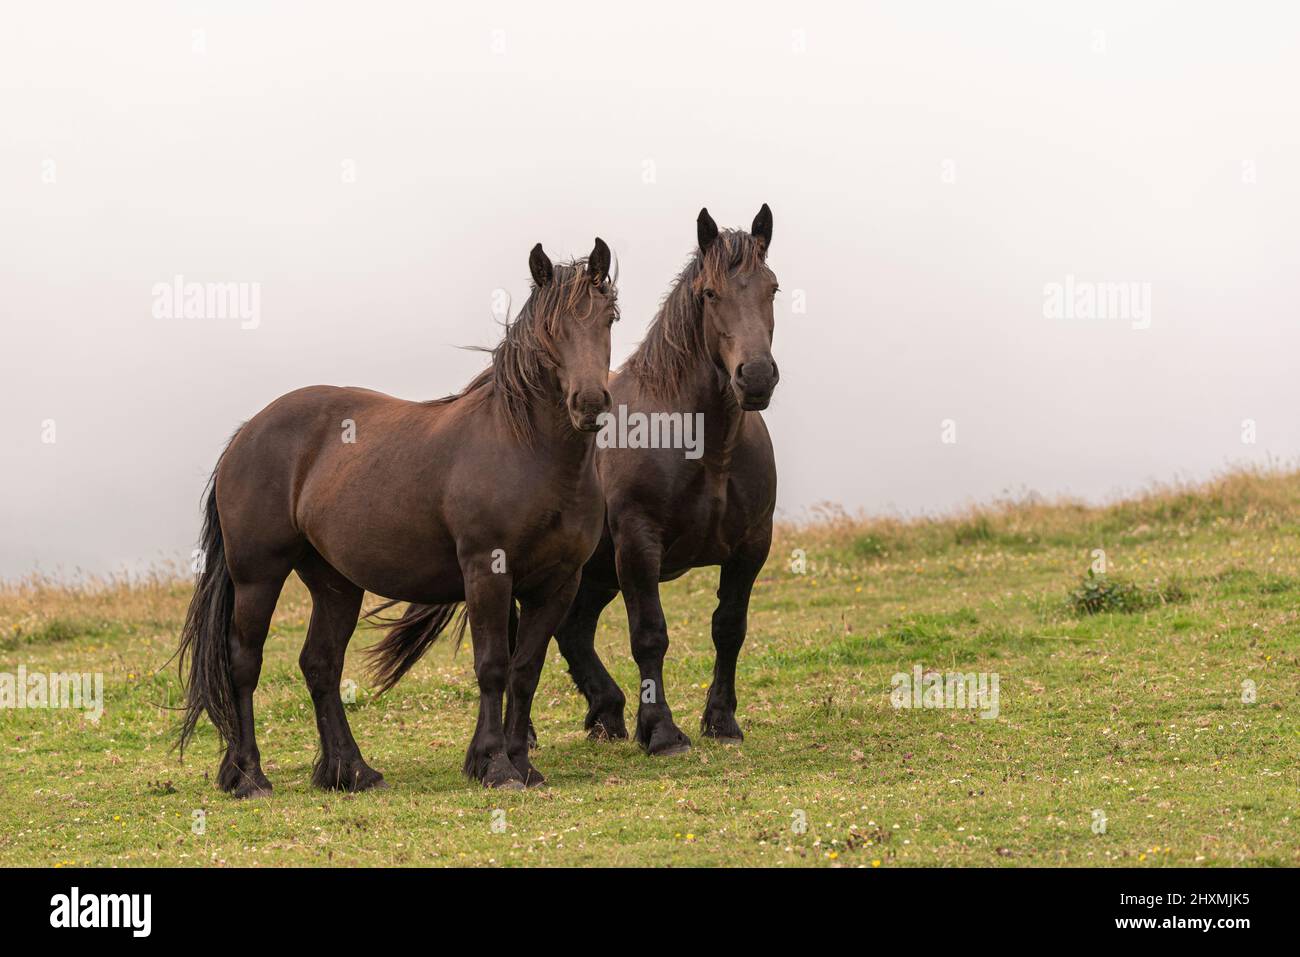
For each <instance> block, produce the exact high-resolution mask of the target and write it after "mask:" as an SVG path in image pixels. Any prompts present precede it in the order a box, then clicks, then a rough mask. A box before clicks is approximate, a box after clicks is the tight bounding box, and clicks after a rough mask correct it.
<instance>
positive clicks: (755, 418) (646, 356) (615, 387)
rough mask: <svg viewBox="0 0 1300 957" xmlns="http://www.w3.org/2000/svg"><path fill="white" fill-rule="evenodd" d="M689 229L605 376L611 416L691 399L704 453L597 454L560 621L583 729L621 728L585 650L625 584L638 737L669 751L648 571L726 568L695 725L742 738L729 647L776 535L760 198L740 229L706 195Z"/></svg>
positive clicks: (770, 277) (764, 217)
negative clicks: (689, 252)
mask: <svg viewBox="0 0 1300 957" xmlns="http://www.w3.org/2000/svg"><path fill="white" fill-rule="evenodd" d="M697 234H698V240H699V248H698V249H697V250H696V252H695V255H694V256H692V257H691V261H690V262H689V263H688V264H687V266H686V268H685V269H684V270H682V272H681V274H680V275H679V276H678V277H677V281H676V283H674V285H673V287H672V289H671V291H670V292H669V293H668V295H667V296H666V297H665V299H664V301H663V304H662V305H661V306H660V308H659V313H658V315H657V316H656V317H655V320H654V323H653V324H652V325H651V327H650V331H649V333H648V334H647V335H646V338H645V340H644V341H643V342H642V343H641V345H640V346H639V347H638V348H637V350H636V352H635V353H633V355H632V356H631V357H630V358H629V359H628V361H627V362H626V363H625V364H624V366H623V368H622V369H621V370H620V371H619V372H618V374H617V375H616V376H615V377H614V378H612V379H611V380H610V385H609V390H610V393H611V396H612V409H613V412H612V414H613V415H615V416H618V415H623V414H626V415H628V416H631V415H633V414H635V413H642V414H644V415H645V416H647V417H649V416H651V415H654V414H656V413H658V414H661V415H662V414H663V413H668V414H670V415H671V414H674V413H676V414H680V415H682V416H683V417H684V416H691V417H692V421H699V420H698V418H697V415H698V414H700V413H702V415H703V420H702V421H703V432H704V441H703V450H702V454H701V455H699V456H698V457H687V455H685V454H684V453H683V450H682V449H680V448H662V447H661V448H627V447H622V448H601V449H600V450H599V451H598V452H597V461H596V467H597V472H598V474H599V476H600V485H601V488H602V490H603V492H604V496H605V508H606V518H605V530H604V533H603V535H602V537H601V540H600V544H599V545H598V546H597V547H596V551H595V552H594V553H593V555H592V556H591V559H590V560H589V561H588V562H587V564H586V566H585V567H584V568H583V572H582V583H581V585H580V587H579V589H578V594H577V596H576V597H575V599H574V602H573V605H572V606H571V607H570V609H569V612H568V615H567V616H566V617H565V619H564V621H563V623H562V624H561V625H560V627H559V629H558V630H557V632H556V639H557V641H558V643H559V646H560V651H561V652H562V653H563V654H564V657H565V658H566V659H567V661H568V663H569V671H570V674H571V675H572V677H573V680H574V682H575V683H576V684H577V686H578V688H579V689H580V690H581V691H582V693H583V695H584V696H585V697H586V699H587V703H588V711H587V717H586V727H587V728H588V729H589V730H590V732H591V735H592V736H593V737H597V738H626V737H627V729H626V726H625V725H624V723H623V705H624V703H625V699H624V696H623V692H622V691H620V690H619V687H618V685H617V684H615V682H614V680H613V679H612V678H611V677H610V675H609V672H608V671H606V670H605V666H604V665H603V664H602V663H601V661H600V659H599V657H597V655H596V650H595V634H596V622H597V620H598V619H599V617H600V613H601V611H602V610H603V609H604V608H605V606H606V605H608V604H609V603H610V601H612V600H613V598H614V596H615V595H616V594H617V593H618V591H619V590H620V589H621V590H622V591H623V599H624V601H625V603H626V604H627V615H628V625H629V628H630V630H631V638H632V655H633V657H634V658H635V659H636V663H637V666H638V667H639V668H640V671H641V685H640V688H639V690H638V697H639V701H640V704H639V707H638V709H637V722H636V740H637V742H638V743H639V744H640V745H641V746H642V747H643V748H645V750H646V751H647V752H649V753H650V754H676V753H679V752H682V751H685V750H687V749H688V748H689V747H690V745H691V742H690V739H689V738H688V737H687V736H686V735H685V734H683V733H682V731H681V730H680V729H679V728H678V727H677V725H676V724H675V723H674V722H673V715H672V711H671V709H670V708H669V707H668V701H667V698H666V695H665V692H664V686H663V660H664V654H665V652H667V650H668V629H667V626H666V624H665V621H664V613H663V608H662V607H661V605H660V602H659V583H660V582H664V581H671V580H672V579H674V578H677V577H679V576H681V575H683V574H685V573H686V572H687V571H689V570H690V569H692V568H699V567H702V566H706V565H720V566H721V567H722V574H721V581H720V583H719V586H718V607H717V610H716V611H715V612H714V613H713V644H714V647H715V648H716V650H717V659H716V661H715V664H714V667H713V683H712V685H711V686H710V688H709V694H708V700H707V701H706V703H705V706H704V717H703V721H702V722H701V731H702V733H703V734H704V735H706V736H708V737H713V738H719V739H723V740H740V738H741V737H742V734H741V730H740V725H739V724H737V723H736V687H735V685H736V658H737V656H738V655H739V654H740V646H741V644H742V643H743V642H744V640H745V628H746V619H747V617H748V613H749V595H750V590H751V589H752V587H753V585H754V579H755V578H756V577H757V576H758V573H759V570H760V569H762V567H763V563H764V562H765V561H766V559H767V554H768V549H769V548H770V546H771V543H772V512H773V509H774V508H775V504H776V464H775V461H774V459H773V455H772V442H771V439H770V438H769V437H768V433H767V426H766V425H765V424H764V423H763V417H762V415H760V410H762V409H765V408H767V405H768V403H769V401H770V400H771V398H772V392H773V390H774V389H775V388H776V383H777V378H778V373H777V367H776V362H775V361H773V359H772V331H773V325H774V321H773V313H772V303H773V298H774V296H775V295H776V292H777V280H776V275H775V274H774V273H773V272H772V270H771V269H769V268H768V266H767V262H766V260H767V250H768V247H769V245H770V244H771V241H772V212H771V210H770V209H768V207H767V205H766V204H764V205H763V208H762V209H761V210H760V211H759V213H758V215H757V216H756V217H755V218H754V223H753V226H752V227H751V229H750V231H749V232H744V231H740V230H726V231H724V232H719V231H718V227H717V224H716V223H714V221H713V219H712V217H710V216H709V212H708V210H707V209H703V210H701V211H700V215H699V219H698V221H697ZM641 421H645V420H644V419H642V420H641ZM660 421H666V420H663V419H661V420H660ZM601 444H602V443H601V442H600V441H598V442H597V445H598V446H600V445H601ZM697 451H698V450H697Z"/></svg>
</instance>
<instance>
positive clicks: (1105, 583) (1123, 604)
mask: <svg viewBox="0 0 1300 957" xmlns="http://www.w3.org/2000/svg"><path fill="white" fill-rule="evenodd" d="M1186 598H1187V591H1186V589H1184V588H1183V586H1182V585H1181V584H1179V583H1178V582H1176V581H1171V582H1169V583H1167V584H1165V585H1163V586H1148V587H1145V588H1144V587H1143V586H1141V585H1139V584H1137V583H1136V582H1131V581H1127V580H1125V579H1122V578H1115V577H1114V576H1111V575H1099V574H1097V573H1096V572H1094V571H1092V569H1089V570H1088V573H1087V574H1086V575H1084V576H1083V579H1082V581H1080V582H1079V587H1078V588H1076V589H1074V591H1072V592H1070V607H1071V608H1072V609H1073V610H1074V612H1075V614H1078V615H1096V614H1099V613H1101V612H1112V611H1113V612H1120V613H1132V612H1137V611H1143V610H1145V609H1147V608H1151V607H1153V606H1155V605H1171V604H1174V603H1175V602H1180V601H1185V600H1186Z"/></svg>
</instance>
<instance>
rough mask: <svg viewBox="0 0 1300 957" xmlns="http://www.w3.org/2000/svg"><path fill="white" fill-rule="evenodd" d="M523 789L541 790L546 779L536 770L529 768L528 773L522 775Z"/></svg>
mask: <svg viewBox="0 0 1300 957" xmlns="http://www.w3.org/2000/svg"><path fill="white" fill-rule="evenodd" d="M524 787H527V788H543V787H546V777H545V775H543V774H542V772H541V771H539V770H537V769H536V768H529V769H528V773H527V774H525V775H524Z"/></svg>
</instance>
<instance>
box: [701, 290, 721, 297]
mask: <svg viewBox="0 0 1300 957" xmlns="http://www.w3.org/2000/svg"><path fill="white" fill-rule="evenodd" d="M704 298H705V299H717V298H718V294H717V293H716V292H714V291H713V290H712V289H705V290H704Z"/></svg>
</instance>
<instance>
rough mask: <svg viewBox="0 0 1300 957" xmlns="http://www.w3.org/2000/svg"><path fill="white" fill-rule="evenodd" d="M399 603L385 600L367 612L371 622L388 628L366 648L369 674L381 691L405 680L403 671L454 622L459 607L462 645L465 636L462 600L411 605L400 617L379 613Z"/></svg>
mask: <svg viewBox="0 0 1300 957" xmlns="http://www.w3.org/2000/svg"><path fill="white" fill-rule="evenodd" d="M396 604H398V603H397V602H395V601H388V602H384V603H383V604H382V605H380V606H378V607H377V608H372V609H371V610H370V611H368V612H367V613H366V615H365V618H366V620H367V621H369V622H370V623H371V624H373V625H376V626H378V627H380V628H384V629H386V630H387V632H388V634H386V635H384V637H383V638H382V639H381V640H380V641H379V643H378V644H376V645H372V646H371V647H369V648H367V649H366V651H365V654H366V657H367V658H368V659H369V662H370V675H371V677H373V678H374V679H375V681H376V682H377V683H378V686H379V693H380V694H383V693H384V692H385V691H387V690H388V689H389V688H391V687H392V686H393V685H395V684H397V682H399V681H401V680H402V675H404V674H406V673H407V672H408V671H410V670H411V668H412V667H413V666H414V665H415V663H416V662H417V661H419V660H420V658H422V657H423V656H424V653H425V652H426V651H428V650H429V647H430V646H431V645H432V644H433V643H434V642H435V641H437V640H438V636H439V635H441V634H442V633H443V632H444V631H445V630H446V628H447V626H448V625H449V624H451V620H452V619H453V618H456V612H457V610H458V609H459V610H460V612H461V613H460V617H459V618H458V619H457V621H456V624H455V626H454V629H453V631H454V633H455V635H456V644H458V645H459V644H460V642H461V639H463V638H464V637H465V613H464V609H463V608H461V605H460V603H459V602H453V603H452V604H450V605H410V606H408V607H407V609H406V611H405V612H403V613H402V616H401V617H400V618H383V617H380V616H379V613H380V612H381V611H386V610H387V609H389V608H392V607H393V606H394V605H396Z"/></svg>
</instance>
